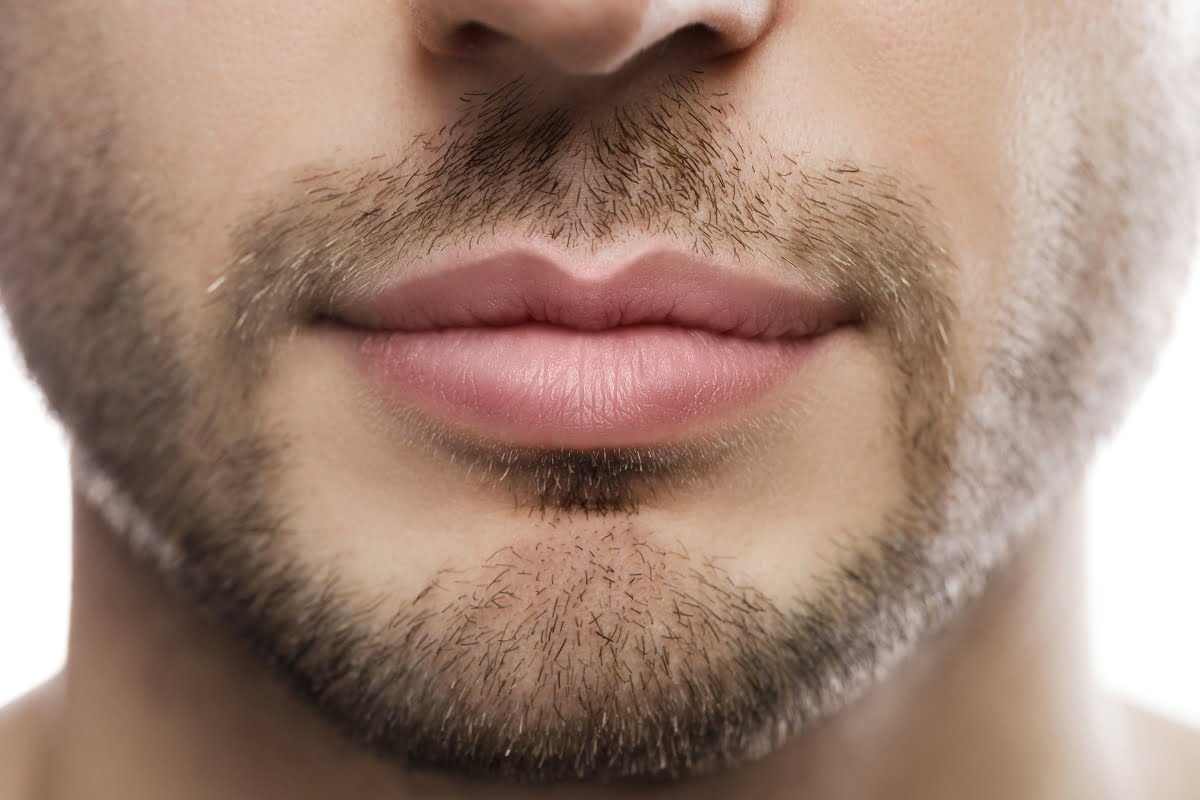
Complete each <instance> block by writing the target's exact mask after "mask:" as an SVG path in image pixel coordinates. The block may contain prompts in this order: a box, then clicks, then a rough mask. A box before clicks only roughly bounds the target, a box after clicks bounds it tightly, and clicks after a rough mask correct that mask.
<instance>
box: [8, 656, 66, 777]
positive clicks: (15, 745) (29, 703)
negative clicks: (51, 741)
mask: <svg viewBox="0 0 1200 800" xmlns="http://www.w3.org/2000/svg"><path fill="white" fill-rule="evenodd" d="M58 693H59V681H58V679H57V678H52V679H50V680H49V681H47V682H46V683H43V684H42V685H41V686H38V687H37V688H36V689H33V690H32V691H30V692H29V693H28V694H26V695H24V696H22V697H21V698H19V699H18V700H16V701H14V702H13V703H10V704H9V705H7V706H4V707H3V708H0V797H4V798H12V799H13V800H35V798H36V796H37V791H38V789H37V786H36V776H37V775H38V773H39V770H38V766H39V764H40V762H41V759H42V757H43V756H44V753H45V745H46V741H47V733H48V729H49V725H48V721H49V718H50V715H51V713H52V710H53V708H54V706H55V704H56V703H57V699H58Z"/></svg>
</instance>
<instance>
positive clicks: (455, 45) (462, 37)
mask: <svg viewBox="0 0 1200 800" xmlns="http://www.w3.org/2000/svg"><path fill="white" fill-rule="evenodd" d="M505 38H506V37H505V36H504V34H503V33H501V32H500V31H498V30H496V29H495V28H491V27H488V26H487V25H485V24H483V23H482V22H477V21H475V20H468V21H467V22H464V23H463V24H461V25H459V26H458V27H457V28H455V29H454V30H453V31H451V32H450V34H449V35H448V36H447V37H446V45H447V48H448V49H449V50H450V51H451V52H452V53H455V54H456V55H470V54H473V53H478V52H480V51H482V50H484V49H486V48H488V47H491V46H492V45H495V44H496V43H498V42H500V41H502V40H504V39H505Z"/></svg>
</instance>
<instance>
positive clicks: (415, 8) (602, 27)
mask: <svg viewBox="0 0 1200 800" xmlns="http://www.w3.org/2000/svg"><path fill="white" fill-rule="evenodd" d="M410 6H411V8H412V12H413V15H414V23H415V28H416V33H417V37H418V39H419V40H420V41H421V43H422V44H423V45H424V46H425V47H426V48H427V49H428V50H430V51H431V52H434V53H437V54H441V55H454V56H459V57H467V58H484V57H486V54H487V52H488V51H489V50H493V49H495V48H496V47H498V46H501V45H504V44H516V45H519V46H520V47H522V48H523V49H526V50H530V51H533V52H534V53H536V54H537V55H538V56H540V57H541V58H543V59H545V60H547V61H549V62H550V63H551V64H552V65H553V66H554V67H555V68H556V69H558V70H561V71H562V72H564V73H567V74H572V75H606V74H610V73H613V72H616V71H618V70H619V69H621V67H623V66H624V65H625V64H627V63H628V62H629V61H630V60H631V59H633V58H634V57H635V56H637V55H638V54H639V53H641V52H642V51H644V50H646V49H647V48H649V47H650V46H652V45H654V44H655V43H657V42H660V41H663V40H665V39H667V38H668V37H670V36H672V35H673V34H675V33H676V32H678V31H681V30H683V29H686V28H703V29H705V30H706V31H708V32H709V33H710V34H711V35H710V36H708V37H707V40H708V42H709V44H710V45H711V46H710V47H709V48H706V51H705V52H704V53H703V55H704V56H705V57H712V56H714V55H718V54H720V53H722V52H728V51H732V50H738V49H742V48H744V47H747V46H748V45H749V44H751V43H752V42H753V41H754V40H755V39H757V38H758V37H759V36H760V35H761V34H762V32H763V30H764V29H765V28H766V26H767V23H768V21H769V17H770V9H769V6H770V2H769V0H412V2H411V4H410Z"/></svg>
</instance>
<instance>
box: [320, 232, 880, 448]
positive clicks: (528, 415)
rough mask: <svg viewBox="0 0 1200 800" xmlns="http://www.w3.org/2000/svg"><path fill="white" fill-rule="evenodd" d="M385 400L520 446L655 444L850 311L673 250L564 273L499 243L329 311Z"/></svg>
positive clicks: (718, 414) (772, 377)
mask: <svg viewBox="0 0 1200 800" xmlns="http://www.w3.org/2000/svg"><path fill="white" fill-rule="evenodd" d="M327 321H328V322H329V323H331V325H332V327H333V329H334V332H335V333H336V334H337V336H338V337H339V339H340V340H341V341H342V342H343V343H344V346H345V347H346V348H347V350H348V355H349V357H350V358H351V359H352V360H353V361H354V362H356V364H357V365H358V367H359V368H360V369H361V371H362V372H363V373H364V374H365V376H366V377H367V379H368V380H367V382H368V384H369V386H370V387H371V388H372V390H373V391H374V393H376V394H377V395H379V396H380V397H381V398H382V399H383V400H384V401H385V403H387V404H391V405H399V406H406V407H410V408H415V409H416V410H418V411H419V412H421V413H424V414H427V415H430V416H432V417H434V418H436V419H438V420H439V421H441V422H443V423H449V424H451V425H458V426H463V427H465V428H466V429H468V430H470V431H471V432H473V433H475V434H477V435H481V436H483V437H486V438H488V439H493V440H498V441H503V442H507V443H510V444H515V445H523V446H529V447H563V448H567V447H569V448H591V447H623V446H637V445H650V444H654V443H656V442H660V441H665V440H669V439H677V438H679V437H681V436H687V435H689V434H693V433H696V432H698V431H700V430H702V429H705V428H706V427H709V426H711V425H713V424H716V423H717V422H718V421H719V420H722V419H727V418H729V417H732V416H737V415H739V414H743V413H745V412H746V410H747V409H748V407H749V406H750V405H752V404H753V403H754V402H755V401H756V400H758V399H760V398H762V397H763V396H764V395H765V394H767V393H769V392H770V390H771V389H772V387H774V386H776V385H777V384H779V383H780V382H781V381H782V380H784V379H786V378H792V377H795V376H797V375H798V374H799V373H801V372H802V371H803V370H804V369H805V368H806V366H807V365H809V364H811V363H812V362H813V360H814V359H816V358H818V357H820V356H821V354H822V353H823V352H825V351H827V350H828V349H829V348H828V345H830V344H831V343H832V342H833V341H834V340H836V339H837V338H838V337H837V334H838V333H839V332H841V331H844V330H846V329H848V328H849V327H852V326H853V325H855V324H856V323H857V322H858V321H859V318H858V316H857V315H856V314H855V313H854V310H853V309H852V308H851V307H850V306H849V305H848V304H847V303H845V302H842V301H840V300H839V299H838V298H836V297H834V296H832V295H831V294H829V293H827V292H826V293H823V292H821V291H818V290H816V289H814V288H813V287H808V286H802V285H799V284H785V283H782V282H779V281H773V280H767V279H764V278H762V277H758V276H754V275H750V274H746V273H744V272H734V271H731V270H729V269H728V268H725V267H723V266H721V265H719V264H717V263H715V262H712V261H709V260H704V259H699V258H696V257H694V256H687V255H682V254H679V253H674V252H662V251H659V252H652V253H649V254H647V255H644V256H642V257H640V258H637V259H635V260H633V261H629V262H626V263H623V264H619V265H617V266H616V268H615V269H608V268H607V267H595V268H589V269H588V270H587V271H581V270H567V269H564V268H563V267H562V266H560V265H559V264H558V263H556V262H555V261H553V260H551V259H549V258H546V257H545V256H543V255H541V254H539V253H535V252H528V251H515V250H510V251H505V252H501V253H498V254H495V255H491V256H489V257H486V258H482V259H477V260H474V261H471V262H468V263H459V264H452V265H450V266H449V267H447V268H439V269H436V270H427V271H425V272H424V273H422V274H419V275H417V276H412V277H408V278H406V279H404V280H401V281H399V282H396V283H393V284H390V285H388V286H386V287H384V288H383V289H382V290H380V291H378V292H374V293H369V294H366V295H364V296H362V297H361V298H359V299H358V300H355V301H351V302H348V303H346V304H345V307H344V308H339V309H337V310H336V311H334V313H332V314H330V315H329V317H328V320H327Z"/></svg>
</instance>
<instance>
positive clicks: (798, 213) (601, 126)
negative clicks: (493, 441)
mask: <svg viewBox="0 0 1200 800" xmlns="http://www.w3.org/2000/svg"><path fill="white" fill-rule="evenodd" d="M555 100H561V98H549V97H548V96H547V94H546V92H545V91H544V90H542V89H540V88H539V86H538V84H536V83H534V82H532V81H530V80H525V79H518V80H514V81H512V82H510V83H507V84H505V85H503V86H500V87H499V88H496V89H493V90H488V91H479V92H473V93H469V94H466V95H463V96H462V97H461V98H460V102H461V105H462V110H461V113H460V114H459V115H458V116H457V117H456V118H455V119H454V121H453V122H452V123H450V124H448V125H447V126H446V127H444V128H442V129H440V130H438V131H433V132H426V133H423V134H421V135H419V136H417V137H415V138H414V140H413V141H412V142H411V144H410V145H409V146H407V147H405V148H403V149H402V150H401V151H400V153H399V154H398V155H397V156H395V157H378V158H375V159H368V160H366V161H362V162H357V163H351V164H340V165H334V166H328V165H322V166H311V167H308V168H305V169H304V170H302V171H300V172H298V173H297V174H296V175H295V176H294V177H293V179H292V180H291V182H290V183H288V184H287V185H285V186H282V187H281V188H279V189H278V190H277V191H275V192H273V193H271V194H268V195H265V196H264V197H262V198H261V199H260V201H259V202H258V204H257V205H256V207H255V209H254V210H253V211H252V212H251V213H249V214H248V215H246V217H245V218H244V220H243V221H242V223H241V224H239V225H238V226H236V228H235V230H234V232H233V234H232V236H231V248H230V249H231V252H232V254H233V255H232V257H231V258H230V260H229V262H228V264H227V265H226V268H225V269H224V271H223V273H222V275H221V277H220V278H219V279H218V281H217V283H216V284H214V287H213V291H210V293H209V302H210V303H212V304H213V305H214V306H215V307H216V309H217V311H218V313H219V314H223V315H224V320H225V323H224V325H223V331H224V335H223V336H222V341H223V342H224V343H225V344H226V345H227V348H228V349H227V351H226V353H225V360H226V362H227V363H229V364H232V365H234V366H235V367H240V368H242V369H243V370H244V378H245V380H246V381H247V385H254V384H256V383H261V382H263V381H265V380H266V379H267V376H269V375H270V372H271V369H272V366H273V365H272V353H273V349H272V343H273V342H275V341H278V340H279V339H280V338H281V337H285V336H287V335H289V334H291V333H294V332H295V331H296V330H297V329H299V328H303V327H304V326H305V325H308V324H311V323H314V322H316V321H319V320H321V319H322V318H324V317H325V316H326V315H327V314H328V313H329V311H330V310H331V309H333V308H335V307H336V306H338V305H340V304H342V303H345V302H348V301H351V300H354V299H359V298H361V297H362V296H363V295H368V294H371V293H373V292H374V291H377V290H378V288H379V287H381V286H382V285H383V283H384V282H385V281H386V280H387V279H394V278H395V277H396V276H397V275H398V274H400V273H402V272H403V271H404V270H405V269H406V268H407V267H409V266H410V265H413V264H416V263H418V262H419V261H420V260H421V259H423V258H427V257H429V256H430V255H431V254H432V253H435V252H436V251H437V250H438V249H439V248H442V247H449V246H453V247H465V248H466V249H468V250H469V249H470V247H472V246H473V245H475V244H482V243H485V242H486V241H487V240H489V238H493V237H495V236H499V235H506V236H517V237H538V238H541V239H548V240H550V241H552V242H554V243H555V244H556V246H560V247H562V248H563V249H564V250H574V249H579V250H583V251H587V252H595V251H597V250H601V249H603V248H605V247H609V246H612V245H615V244H618V243H620V242H621V241H622V240H623V239H626V238H630V237H649V238H654V239H659V240H667V241H669V242H670V243H671V244H672V245H673V246H682V247H685V248H691V249H692V250H693V251H695V252H698V253H701V254H704V255H707V256H714V255H715V256H716V257H719V258H721V259H725V260H728V261H729V262H730V263H747V262H753V263H755V264H756V265H759V266H762V265H765V266H767V267H769V268H770V269H774V270H777V271H779V273H780V274H781V276H782V275H783V274H784V273H786V272H787V271H789V270H802V271H803V272H804V273H805V279H806V281H808V282H809V285H813V286H816V287H818V288H820V289H821V290H822V291H824V292H826V293H828V294H830V295H832V296H834V297H837V298H838V299H840V300H842V301H844V302H846V303H847V304H848V305H849V306H851V307H853V308H855V309H856V310H857V311H858V312H859V314H860V316H861V318H862V320H863V330H864V333H865V334H866V335H867V336H869V337H873V340H874V341H877V342H878V343H879V344H880V346H881V347H885V348H887V350H888V351H889V352H890V356H891V358H890V359H889V360H888V361H889V363H890V364H891V365H892V366H893V367H894V368H895V370H896V386H897V393H898V397H899V398H900V399H902V400H907V401H908V402H909V404H910V405H917V406H921V407H922V408H923V409H924V410H923V411H920V412H918V413H917V414H915V415H914V414H909V413H908V412H907V411H903V412H902V419H901V420H900V421H899V422H898V424H899V425H901V426H902V427H904V428H910V427H919V426H920V425H921V424H922V423H921V421H920V420H919V419H917V417H919V416H922V415H924V416H927V417H928V416H934V415H936V414H937V408H936V406H937V403H938V402H939V399H940V398H941V397H944V396H948V395H949V394H952V391H951V390H950V387H952V385H953V375H952V370H951V361H950V358H949V346H950V337H949V332H950V331H951V330H952V322H953V319H954V317H955V307H954V303H953V301H952V299H951V296H950V294H949V292H948V291H947V287H948V286H949V285H950V284H951V283H952V275H953V272H954V270H955V265H954V263H953V261H952V260H951V259H950V257H949V256H948V254H947V251H946V250H945V248H944V247H943V246H941V245H940V241H942V240H943V235H942V234H941V232H940V228H939V226H938V224H937V222H936V219H937V217H936V215H935V214H934V213H933V211H932V207H931V205H930V203H929V202H928V200H927V199H926V198H925V197H924V196H923V195H922V194H921V193H920V192H919V191H918V190H917V189H916V188H915V184H914V183H913V182H911V181H908V180H906V179H905V178H904V177H903V176H902V175H899V174H896V173H894V172H891V171H888V170H885V169H882V168H878V167H871V166H867V165H862V164H858V163H855V162H853V161H851V160H847V159H838V160H829V159H826V160H824V161H817V160H815V159H812V158H806V157H802V156H800V155H796V154H792V153H789V152H786V151H783V150H779V149H777V148H773V147H771V146H770V145H769V144H768V143H766V142H765V141H763V139H762V137H761V136H759V135H758V133H757V132H755V131H754V129H753V128H752V126H750V124H749V123H748V122H747V120H745V119H743V118H741V117H739V116H738V114H737V113H736V111H735V109H734V108H733V106H732V105H731V104H730V103H729V102H728V98H727V97H725V96H723V95H722V94H721V93H719V92H714V91H712V90H711V89H710V88H708V87H707V86H706V85H705V83H704V82H703V80H702V76H700V75H698V74H694V73H688V74H684V75H675V76H668V77H667V78H665V79H663V80H662V81H661V82H660V83H658V84H656V85H655V86H654V87H652V88H651V89H649V90H647V91H645V92H642V93H640V94H638V95H637V96H636V97H635V98H633V99H631V100H629V101H627V102H623V103H621V104H619V105H612V106H609V107H605V108H603V109H597V108H594V107H590V108H585V107H582V106H578V105H571V104H564V103H562V102H553V101H555ZM918 396H920V397H921V398H923V399H922V400H920V401H919V402H918V401H917V400H915V399H914V398H916V397H918ZM409 423H410V427H411V428H412V429H413V430H414V431H417V432H418V434H419V432H420V431H421V430H428V431H429V433H428V435H427V436H424V437H423V439H424V440H425V441H426V443H427V444H430V445H431V446H436V447H437V449H438V450H440V451H441V452H444V453H447V454H449V455H450V457H453V458H459V459H461V462H462V463H465V464H468V465H470V466H471V468H472V469H475V468H478V471H479V474H481V475H486V474H495V475H500V476H504V479H505V480H507V481H509V482H513V481H520V482H521V483H520V492H521V494H522V496H524V497H526V498H528V497H534V498H537V499H536V500H535V501H534V504H535V505H540V506H541V507H542V508H545V507H547V506H553V507H555V508H566V507H571V506H578V507H583V508H591V509H593V510H603V509H614V508H627V507H629V506H630V505H631V504H632V502H633V499H634V498H636V497H639V496H642V494H643V492H644V491H645V490H647V487H651V486H652V485H653V484H654V483H655V481H657V482H659V483H661V484H663V485H665V484H666V483H668V482H669V483H672V484H676V485H683V484H692V483H694V479H695V478H697V476H701V475H710V474H711V472H712V467H713V465H714V464H716V463H718V462H720V461H722V460H724V459H722V458H720V457H719V455H718V454H719V453H722V452H723V453H725V454H726V455H729V454H730V453H741V454H742V455H746V452H745V450H746V448H745V447H744V446H741V445H739V444H738V443H734V444H730V443H728V442H726V443H718V444H719V445H720V446H714V447H712V448H708V449H707V450H705V449H703V448H702V449H701V450H699V451H697V452H690V451H689V452H682V451H678V450H671V449H661V450H650V451H641V450H638V451H629V452H623V451H617V450H612V451H605V452H602V453H594V452H571V453H562V454H557V455H554V454H550V455H548V454H546V453H543V452H532V451H525V450H522V449H520V448H513V447H503V448H496V447H494V446H492V445H489V444H486V443H468V442H463V441H459V440H455V439H454V437H453V436H451V435H449V434H447V433H446V432H445V431H441V430H433V429H431V428H430V426H429V425H427V424H424V423H423V422H422V421H420V420H410V421H409ZM927 438H928V437H927ZM563 475H568V476H573V477H570V478H568V479H566V480H565V482H564V478H563Z"/></svg>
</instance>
